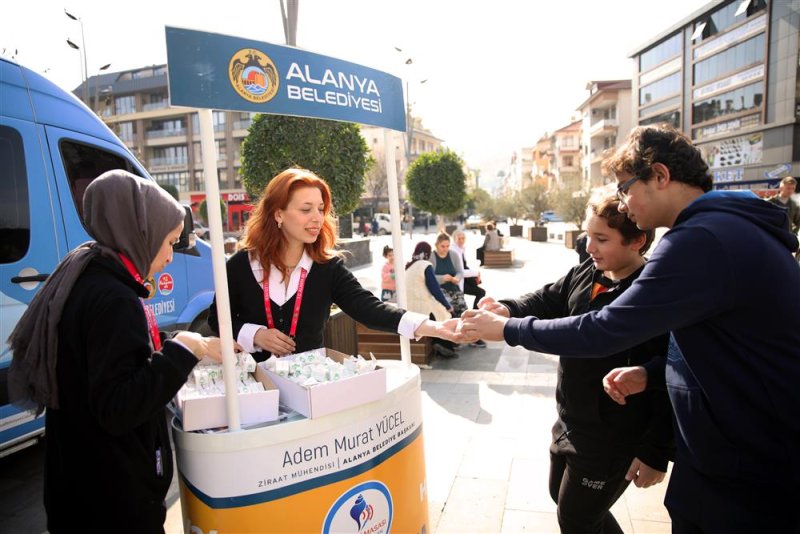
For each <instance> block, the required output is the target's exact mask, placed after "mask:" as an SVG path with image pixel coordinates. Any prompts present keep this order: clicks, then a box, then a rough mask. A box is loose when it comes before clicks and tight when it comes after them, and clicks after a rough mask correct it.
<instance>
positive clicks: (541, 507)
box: [422, 343, 671, 534]
mask: <svg viewBox="0 0 800 534" xmlns="http://www.w3.org/2000/svg"><path fill="white" fill-rule="evenodd" d="M556 366H557V359H556V358H555V357H553V356H551V355H545V354H540V353H536V352H532V351H528V350H525V349H520V348H518V347H508V346H506V345H505V344H504V343H489V346H488V347H487V348H486V349H477V348H463V349H461V350H460V351H459V357H458V358H457V359H455V360H445V361H441V360H434V362H433V369H431V370H423V372H422V381H423V384H422V390H423V420H424V425H425V426H424V435H425V454H426V459H425V461H426V467H427V472H428V480H427V483H428V499H429V513H430V526H431V532H433V533H439V534H444V533H472V532H508V533H512V532H513V533H515V532H533V533H558V532H559V528H558V521H557V519H556V507H555V504H554V503H553V501H552V500H551V498H550V495H549V492H548V489H547V479H548V470H549V462H550V458H549V454H548V447H549V445H550V427H551V426H552V424H553V422H554V421H555V416H556V410H555V400H554V394H555V384H556V374H555V370H556ZM665 490H666V481H665V482H664V483H662V484H659V485H658V486H655V487H653V488H649V489H646V490H642V489H639V488H636V487H634V486H631V487H629V488H628V490H627V491H626V492H625V494H624V495H623V496H622V498H621V499H620V500H619V501H618V502H617V503H616V504H615V505H614V507H613V508H612V513H613V514H614V516H615V517H616V519H617V521H618V522H619V524H620V526H621V527H622V528H623V530H624V531H625V532H626V533H636V534H644V533H669V532H670V531H671V527H670V522H669V516H668V514H667V512H666V509H665V508H664V506H663V504H662V503H663V500H664V491H665Z"/></svg>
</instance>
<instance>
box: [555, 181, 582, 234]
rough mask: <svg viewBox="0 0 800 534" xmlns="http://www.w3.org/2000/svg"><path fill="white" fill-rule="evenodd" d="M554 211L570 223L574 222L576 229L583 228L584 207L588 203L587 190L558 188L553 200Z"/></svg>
mask: <svg viewBox="0 0 800 534" xmlns="http://www.w3.org/2000/svg"><path fill="white" fill-rule="evenodd" d="M553 204H555V209H556V212H558V214H559V215H561V217H562V218H563V219H564V220H565V221H567V222H571V223H575V226H577V227H578V230H583V221H585V220H586V208H587V207H588V205H589V192H588V191H583V190H580V189H572V190H570V189H560V190H559V191H558V192H557V193H556V194H555V198H554V200H553Z"/></svg>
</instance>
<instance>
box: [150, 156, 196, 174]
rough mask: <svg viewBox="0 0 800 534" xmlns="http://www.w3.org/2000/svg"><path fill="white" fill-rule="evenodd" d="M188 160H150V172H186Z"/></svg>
mask: <svg viewBox="0 0 800 534" xmlns="http://www.w3.org/2000/svg"><path fill="white" fill-rule="evenodd" d="M188 165H189V160H188V159H187V158H150V160H149V161H148V166H147V168H148V170H149V171H150V172H173V171H185V170H186V169H187V168H188Z"/></svg>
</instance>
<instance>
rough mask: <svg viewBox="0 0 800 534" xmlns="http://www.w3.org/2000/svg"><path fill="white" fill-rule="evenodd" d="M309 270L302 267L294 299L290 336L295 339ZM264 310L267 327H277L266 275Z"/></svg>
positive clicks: (264, 282)
mask: <svg viewBox="0 0 800 534" xmlns="http://www.w3.org/2000/svg"><path fill="white" fill-rule="evenodd" d="M307 274H308V271H306V270H305V268H302V267H301V268H300V281H299V282H298V283H297V293H296V294H295V299H294V311H292V324H291V326H290V327H289V337H291V338H292V339H294V335H295V333H296V332H297V321H298V319H299V318H300V304H301V303H302V301H303V288H304V287H305V286H306V275H307ZM262 283H263V285H264V311H265V312H266V313H267V327H268V328H275V321H274V319H273V318H272V304H271V303H270V300H269V277H268V276H264V281H263V282H262Z"/></svg>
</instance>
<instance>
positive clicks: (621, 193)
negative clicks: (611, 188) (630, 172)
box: [617, 176, 641, 204]
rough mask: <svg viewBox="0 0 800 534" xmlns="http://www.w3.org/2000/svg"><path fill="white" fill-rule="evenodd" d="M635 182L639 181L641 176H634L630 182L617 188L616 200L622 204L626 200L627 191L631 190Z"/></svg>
mask: <svg viewBox="0 0 800 534" xmlns="http://www.w3.org/2000/svg"><path fill="white" fill-rule="evenodd" d="M636 180H641V176H634V177H633V178H631V179H630V180H627V181H625V182H623V183H621V184H619V185H618V186H617V200H619V201H620V202H622V203H623V204H624V203H625V202H626V201H627V200H628V189H630V188H631V186H632V185H633V184H634V183H635V182H636Z"/></svg>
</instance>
